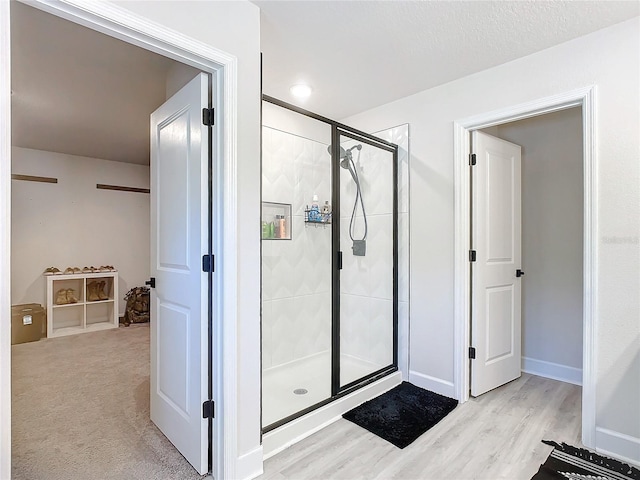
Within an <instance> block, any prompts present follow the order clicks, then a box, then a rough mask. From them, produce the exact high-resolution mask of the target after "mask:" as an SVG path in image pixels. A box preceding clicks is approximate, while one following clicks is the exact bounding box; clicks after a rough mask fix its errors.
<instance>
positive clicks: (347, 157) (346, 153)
mask: <svg viewBox="0 0 640 480" xmlns="http://www.w3.org/2000/svg"><path fill="white" fill-rule="evenodd" d="M332 147H333V145H329V146H328V147H327V152H329V155H331V154H332V153H333V152H332V151H331V150H332ZM352 150H362V145H361V144H358V145H354V146H353V147H351V148H348V149H347V150H345V149H344V148H343V147H342V146H340V166H341V167H342V168H344V169H345V170H349V173H350V174H351V177H352V178H353V180H354V181H356V175H355V173H354V171H353V167H352V166H351V165H352V163H353V160H352V158H353V156H352V155H351V151H352Z"/></svg>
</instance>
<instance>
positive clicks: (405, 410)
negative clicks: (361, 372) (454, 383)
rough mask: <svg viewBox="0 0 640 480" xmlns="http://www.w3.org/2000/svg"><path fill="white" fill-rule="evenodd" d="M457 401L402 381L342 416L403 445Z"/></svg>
mask: <svg viewBox="0 0 640 480" xmlns="http://www.w3.org/2000/svg"><path fill="white" fill-rule="evenodd" d="M456 405H458V401H457V400H454V399H453V398H448V397H445V396H443V395H438V394H437V393H433V392H430V391H429V390H424V389H422V388H419V387H416V386H415V385H412V384H410V383H408V382H402V383H401V384H400V385H398V386H397V387H395V388H393V389H391V390H389V391H388V392H386V393H383V394H382V395H380V396H379V397H376V398H374V399H373V400H369V401H368V402H365V403H363V404H362V405H360V406H358V407H356V408H354V409H353V410H350V411H348V412H347V413H345V414H344V415H343V417H344V418H346V419H347V420H349V421H350V422H353V423H355V424H356V425H359V426H361V427H362V428H364V429H366V430H369V431H370V432H371V433H375V434H376V435H378V436H379V437H380V438H384V439H385V440H386V441H388V442H390V443H392V444H394V445H395V446H396V447H398V448H404V447H406V446H407V445H409V444H410V443H411V442H413V441H414V440H415V439H416V438H418V437H419V436H420V435H422V434H423V433H424V432H426V431H427V430H429V429H430V428H431V427H433V426H434V425H435V424H436V423H438V422H439V421H440V420H442V419H443V418H444V417H446V416H447V415H448V414H449V412H451V411H452V410H453V409H454V408H456Z"/></svg>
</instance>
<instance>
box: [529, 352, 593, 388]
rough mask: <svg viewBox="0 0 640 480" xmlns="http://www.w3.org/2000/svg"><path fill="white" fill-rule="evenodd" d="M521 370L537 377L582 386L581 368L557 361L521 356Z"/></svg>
mask: <svg viewBox="0 0 640 480" xmlns="http://www.w3.org/2000/svg"><path fill="white" fill-rule="evenodd" d="M522 371H523V372H525V373H530V374H531V375H537V376H539V377H545V378H550V379H551V380H559V381H561V382H566V383H572V384H574V385H580V386H582V369H581V368H574V367H567V366H566V365H560V364H559V363H552V362H545V361H544V360H536V359H535V358H529V357H522Z"/></svg>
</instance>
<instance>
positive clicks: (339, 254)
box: [338, 252, 342, 270]
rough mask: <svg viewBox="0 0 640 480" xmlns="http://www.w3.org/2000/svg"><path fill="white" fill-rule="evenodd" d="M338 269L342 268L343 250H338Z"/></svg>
mask: <svg viewBox="0 0 640 480" xmlns="http://www.w3.org/2000/svg"><path fill="white" fill-rule="evenodd" d="M338 270H342V252H338Z"/></svg>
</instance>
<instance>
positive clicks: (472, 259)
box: [469, 250, 476, 262]
mask: <svg viewBox="0 0 640 480" xmlns="http://www.w3.org/2000/svg"><path fill="white" fill-rule="evenodd" d="M469 261H470V262H475V261H476V251H475V250H469Z"/></svg>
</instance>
